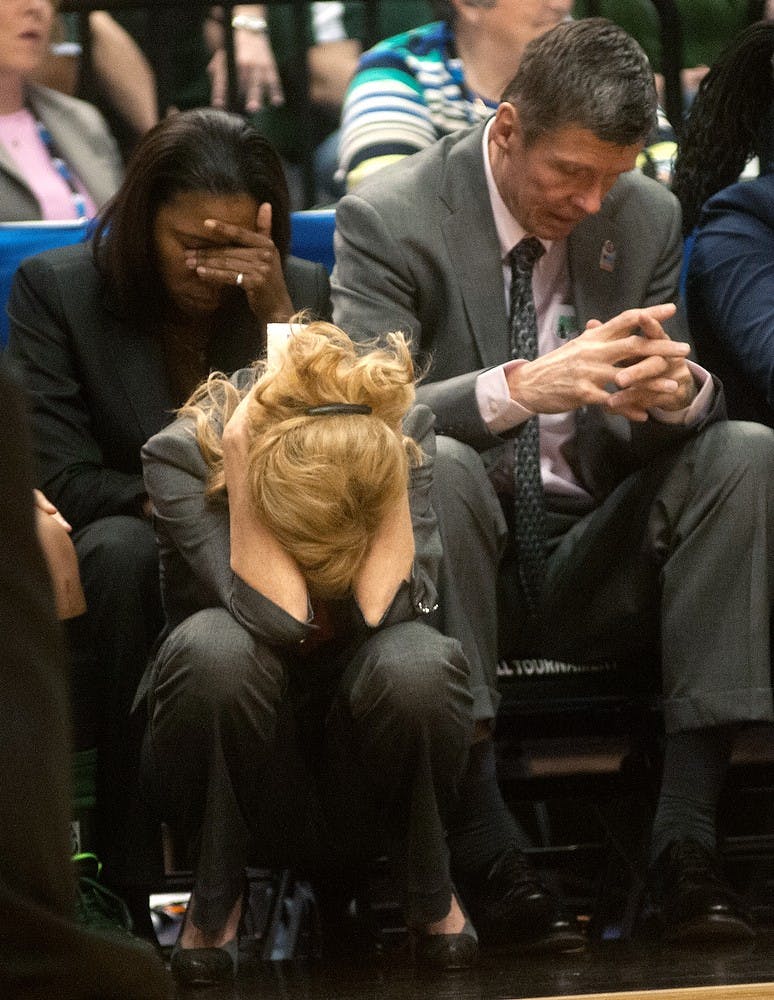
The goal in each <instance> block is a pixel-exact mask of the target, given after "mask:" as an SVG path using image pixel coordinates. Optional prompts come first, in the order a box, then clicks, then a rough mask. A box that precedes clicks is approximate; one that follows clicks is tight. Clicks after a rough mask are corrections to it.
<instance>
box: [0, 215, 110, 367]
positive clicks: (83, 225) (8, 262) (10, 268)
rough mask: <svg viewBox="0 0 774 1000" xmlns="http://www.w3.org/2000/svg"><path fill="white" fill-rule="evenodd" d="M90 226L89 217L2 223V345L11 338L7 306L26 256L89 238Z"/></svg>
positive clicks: (0, 342)
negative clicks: (54, 220) (20, 266)
mask: <svg viewBox="0 0 774 1000" xmlns="http://www.w3.org/2000/svg"><path fill="white" fill-rule="evenodd" d="M90 228H91V223H90V222H89V221H88V220H82V221H77V222H67V221H63V222H2V223H0V306H1V308H0V349H2V348H4V347H5V345H6V343H7V342H8V314H7V313H6V311H5V307H6V303H7V302H8V295H9V294H10V291H11V285H12V284H13V278H14V275H15V274H16V269H17V268H18V266H19V264H21V262H22V261H23V260H25V258H27V257H32V256H33V255H34V254H37V253H42V252H43V251H44V250H51V249H52V248H54V247H63V246H67V244H69V243H80V242H81V241H82V240H85V239H87V237H88V236H89V234H90Z"/></svg>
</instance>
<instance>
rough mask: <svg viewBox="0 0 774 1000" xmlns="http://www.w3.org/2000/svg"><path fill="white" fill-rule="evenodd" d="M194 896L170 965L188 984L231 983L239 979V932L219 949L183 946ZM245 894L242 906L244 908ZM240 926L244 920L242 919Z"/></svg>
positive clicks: (183, 982) (174, 973) (171, 969)
mask: <svg viewBox="0 0 774 1000" xmlns="http://www.w3.org/2000/svg"><path fill="white" fill-rule="evenodd" d="M192 904H193V896H191V899H190V900H189V902H188V908H187V909H186V911H185V916H184V917H183V922H182V924H181V926H180V933H179V934H178V935H177V941H176V942H175V946H174V948H173V949H172V956H171V958H170V962H169V967H170V971H171V972H172V975H173V976H174V977H175V979H177V981H178V982H179V983H182V984H185V985H186V986H217V985H218V984H220V983H230V982H233V980H234V979H235V978H236V974H237V969H238V965H239V935H238V933H237V935H236V936H235V937H233V938H231V940H230V941H226V942H225V944H222V945H220V947H218V948H214V947H213V948H183V946H182V945H181V944H180V939H181V938H182V936H183V931H184V930H185V926H186V922H187V920H188V917H189V915H190V914H191V907H192ZM244 905H245V904H244V895H243V897H242V907H243V908H244ZM239 923H240V926H241V924H242V920H241V918H240V921H239Z"/></svg>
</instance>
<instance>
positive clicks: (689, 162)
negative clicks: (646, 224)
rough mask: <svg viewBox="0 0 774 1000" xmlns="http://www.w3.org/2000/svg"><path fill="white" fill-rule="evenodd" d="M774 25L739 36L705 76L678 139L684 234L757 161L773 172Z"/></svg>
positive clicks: (675, 186) (677, 183) (677, 186)
mask: <svg viewBox="0 0 774 1000" xmlns="http://www.w3.org/2000/svg"><path fill="white" fill-rule="evenodd" d="M772 56H774V21H759V22H758V23H757V24H753V25H751V26H750V27H749V28H746V29H745V30H744V31H741V32H740V33H739V35H738V36H737V37H736V38H735V39H734V41H733V42H732V43H731V44H730V45H729V46H728V48H727V49H725V51H724V52H723V54H722V55H721V56H720V57H719V58H718V60H717V62H716V63H715V64H714V65H713V66H712V68H711V69H710V71H709V73H708V74H707V75H706V76H705V77H704V79H703V80H702V82H701V84H700V86H699V92H698V94H697V95H696V99H695V100H694V102H693V105H692V106H691V113H690V115H689V117H688V120H687V122H686V124H685V126H684V129H683V135H682V136H681V139H680V146H679V149H678V155H677V160H676V162H675V172H674V179H673V181H672V191H673V192H674V193H675V194H676V195H677V199H678V201H679V202H680V205H681V207H682V210H683V232H684V233H685V234H686V235H688V234H689V233H691V232H692V231H693V228H694V226H695V225H696V223H697V222H698V221H699V214H700V212H701V209H702V205H703V204H704V202H705V201H707V199H708V198H711V197H712V195H713V194H716V193H717V192H718V191H720V190H722V189H723V188H724V187H727V186H728V185H729V184H733V183H734V182H735V181H736V180H737V179H738V177H739V175H740V174H741V172H742V171H743V170H744V168H745V165H746V164H747V163H748V162H749V161H750V160H751V159H752V158H753V157H754V156H757V157H758V159H759V161H760V168H759V169H760V173H762V174H765V173H771V172H772V171H773V170H774V69H773V68H772Z"/></svg>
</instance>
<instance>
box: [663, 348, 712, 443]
mask: <svg viewBox="0 0 774 1000" xmlns="http://www.w3.org/2000/svg"><path fill="white" fill-rule="evenodd" d="M686 364H687V365H688V368H689V369H690V371H691V375H693V378H694V381H695V382H696V384H697V385H698V386H699V391H698V392H697V393H696V395H695V396H694V397H693V400H692V402H691V405H690V406H686V407H685V409H683V410H662V409H661V408H660V407H658V406H654V407H653V408H652V409H650V410H648V413H649V414H650V415H651V417H653V419H654V420H658V422H659V423H660V424H681V425H682V426H684V427H690V426H691V425H693V424H698V423H699V421H701V420H703V419H704V417H706V416H707V414H708V413H709V411H710V407H711V406H712V400H713V397H714V395H715V392H714V384H713V381H712V376H711V375H710V373H709V372H708V371H707V370H706V369H704V368H702V367H701V365H697V364H696V362H695V361H687V362H686Z"/></svg>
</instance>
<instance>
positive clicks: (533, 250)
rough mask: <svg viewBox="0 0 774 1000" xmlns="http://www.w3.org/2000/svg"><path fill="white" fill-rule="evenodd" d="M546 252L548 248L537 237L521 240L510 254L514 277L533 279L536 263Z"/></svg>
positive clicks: (527, 237)
mask: <svg viewBox="0 0 774 1000" xmlns="http://www.w3.org/2000/svg"><path fill="white" fill-rule="evenodd" d="M545 252H546V248H545V247H544V246H543V244H542V243H541V242H540V240H539V239H538V238H537V236H525V237H524V239H523V240H519V242H518V243H517V244H516V246H515V247H514V248H513V250H511V252H510V259H511V271H512V272H513V274H514V277H515V276H516V275H518V276H519V277H521V278H524V277H527V276H529V277H530V278H531V277H532V269H533V267H534V266H535V262H536V261H538V260H539V259H540V258H541V257H542V256H543V254H544V253H545Z"/></svg>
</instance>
